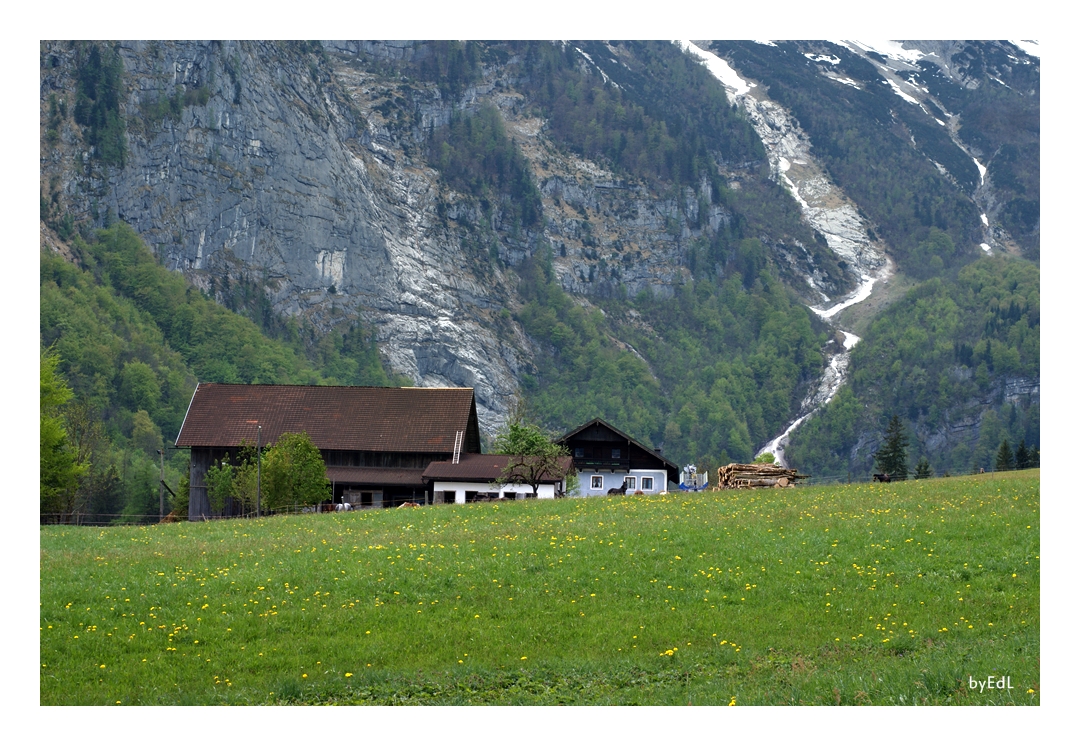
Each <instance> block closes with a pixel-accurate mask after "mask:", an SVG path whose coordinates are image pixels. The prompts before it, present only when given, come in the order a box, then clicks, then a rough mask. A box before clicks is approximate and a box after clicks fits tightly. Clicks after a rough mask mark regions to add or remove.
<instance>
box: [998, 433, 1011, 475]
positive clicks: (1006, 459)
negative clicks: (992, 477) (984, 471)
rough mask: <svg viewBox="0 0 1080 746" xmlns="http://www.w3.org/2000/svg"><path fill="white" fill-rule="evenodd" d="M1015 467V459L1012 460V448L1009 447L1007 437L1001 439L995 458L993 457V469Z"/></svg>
mask: <svg viewBox="0 0 1080 746" xmlns="http://www.w3.org/2000/svg"><path fill="white" fill-rule="evenodd" d="M1015 468H1016V461H1014V460H1013V452H1012V448H1010V447H1009V439H1008V438H1006V439H1005V440H1003V441H1001V447H1000V448H998V452H997V458H995V459H994V470H995V471H1012V470H1013V469H1015Z"/></svg>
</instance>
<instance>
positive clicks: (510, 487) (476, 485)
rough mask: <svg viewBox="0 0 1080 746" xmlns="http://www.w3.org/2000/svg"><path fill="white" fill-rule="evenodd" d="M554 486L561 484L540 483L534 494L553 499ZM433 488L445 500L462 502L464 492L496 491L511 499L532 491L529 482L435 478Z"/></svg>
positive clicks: (463, 500)
mask: <svg viewBox="0 0 1080 746" xmlns="http://www.w3.org/2000/svg"><path fill="white" fill-rule="evenodd" d="M556 486H559V487H562V485H561V484H559V485H554V484H542V485H540V492H539V493H538V494H537V495H536V496H537V497H539V498H541V499H548V500H550V499H553V498H554V497H555V487H556ZM433 489H434V491H435V492H443V493H445V495H446V502H455V503H464V502H465V493H466V492H498V493H499V495H500V497H506V498H509V499H513V498H514V497H515V496H516V494H517V493H519V492H520V493H523V494H529V493H531V492H532V491H533V489H532V485H530V484H504V485H495V484H489V483H488V482H440V481H439V480H435V482H434V488H433Z"/></svg>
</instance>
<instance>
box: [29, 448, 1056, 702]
mask: <svg viewBox="0 0 1080 746" xmlns="http://www.w3.org/2000/svg"><path fill="white" fill-rule="evenodd" d="M1039 551H1040V550H1039V472H1038V471H1037V470H1032V471H1024V472H1014V473H1005V474H986V475H977V476H971V477H954V478H949V479H932V480H923V481H909V482H906V483H898V484H858V485H830V486H803V487H798V488H793V489H786V490H784V489H765V490H746V491H716V492H703V493H672V494H668V495H660V496H626V497H611V498H591V499H567V500H553V501H536V500H533V501H522V502H509V503H477V504H469V505H439V506H431V507H424V508H399V509H394V510H383V511H365V512H351V513H338V514H331V515H293V516H276V517H269V518H263V519H260V520H254V519H252V520H228V521H214V522H207V523H180V524H163V525H156V526H146V527H112V528H87V527H65V526H48V527H42V529H41V534H40V577H41V597H40V619H41V621H40V626H41V631H40V658H41V660H40V703H41V704H42V705H59V704H64V705H116V704H122V705H168V704H234V705H237V704H454V705H457V704H499V705H507V704H594V705H595V704H612V705H624V704H625V705H629V704H654V705H655V704H670V705H687V704H693V705H729V704H736V705H775V704H829V705H832V704H841V705H861V704H866V705H871V704H872V705H887V704H900V705H907V704H966V705H989V704H1038V703H1039V623H1040V617H1039ZM991 677H993V678H991ZM997 677H1003V678H997ZM1004 677H1007V678H1004ZM988 678H991V682H992V684H993V685H992V686H990V687H987V686H984V687H982V688H979V687H978V684H977V683H976V688H974V689H973V688H972V687H971V682H972V681H976V682H977V681H978V680H980V679H981V680H982V681H983V682H984V684H985V682H986V681H987V679H988ZM999 683H1000V684H1001V686H1003V687H1004V686H1005V685H1007V686H1010V687H1011V688H999V687H998V684H999Z"/></svg>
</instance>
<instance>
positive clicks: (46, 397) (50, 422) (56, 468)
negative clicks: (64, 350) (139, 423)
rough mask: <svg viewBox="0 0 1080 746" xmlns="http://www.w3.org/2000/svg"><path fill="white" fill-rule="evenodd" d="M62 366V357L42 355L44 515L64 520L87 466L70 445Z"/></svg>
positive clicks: (67, 395) (45, 351) (66, 396)
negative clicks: (56, 516)
mask: <svg viewBox="0 0 1080 746" xmlns="http://www.w3.org/2000/svg"><path fill="white" fill-rule="evenodd" d="M59 365H60V356H59V355H56V354H54V353H52V352H51V351H48V350H44V351H42V352H41V369H40V373H41V376H40V377H41V392H40V404H41V413H40V414H41V419H40V440H41V454H40V461H39V469H40V473H39V476H40V480H41V486H40V492H41V495H40V496H41V513H42V515H45V514H48V513H55V514H60V516H61V519H64V518H66V517H69V516H70V515H71V513H72V512H73V510H74V505H73V501H74V500H75V497H76V490H77V487H78V481H79V476H80V475H81V474H82V473H83V472H84V471H85V470H86V465H85V464H81V463H79V460H78V457H77V454H76V453H75V450H74V449H73V448H72V447H71V444H70V443H69V442H68V434H67V429H66V428H65V426H64V418H63V407H64V405H65V404H67V402H68V401H69V400H70V399H71V397H72V392H71V389H70V388H68V385H67V382H66V381H65V380H64V378H63V376H61V375H60V373H59V372H58V371H57V366H59Z"/></svg>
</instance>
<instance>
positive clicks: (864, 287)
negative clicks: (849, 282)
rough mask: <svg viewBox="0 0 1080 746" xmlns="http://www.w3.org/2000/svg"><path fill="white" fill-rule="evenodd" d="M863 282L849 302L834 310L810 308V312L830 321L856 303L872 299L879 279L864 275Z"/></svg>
mask: <svg viewBox="0 0 1080 746" xmlns="http://www.w3.org/2000/svg"><path fill="white" fill-rule="evenodd" d="M862 280H863V281H862V284H861V285H859V287H858V288H856V289H855V292H854V293H853V294H852V295H851V296H850V297H849V298H848V299H847V300H845V301H841V302H840V303H837V304H836V305H835V306H833V307H832V308H827V309H822V308H816V307H814V306H810V310H811V311H813V312H814V313H816V314H817V315H818V316H820V317H821V318H823V319H830V318H832V317H833V316H835V315H836V314H838V313H840V312H841V311H843V310H844V309H845V308H847V307H848V306H854V305H855V304H856V303H862V302H863V301H864V300H866V299H867V298H869V297H870V293H871V291H873V289H874V283H875V282H877V280H878V278H876V277H871V276H870V275H863V276H862Z"/></svg>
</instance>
